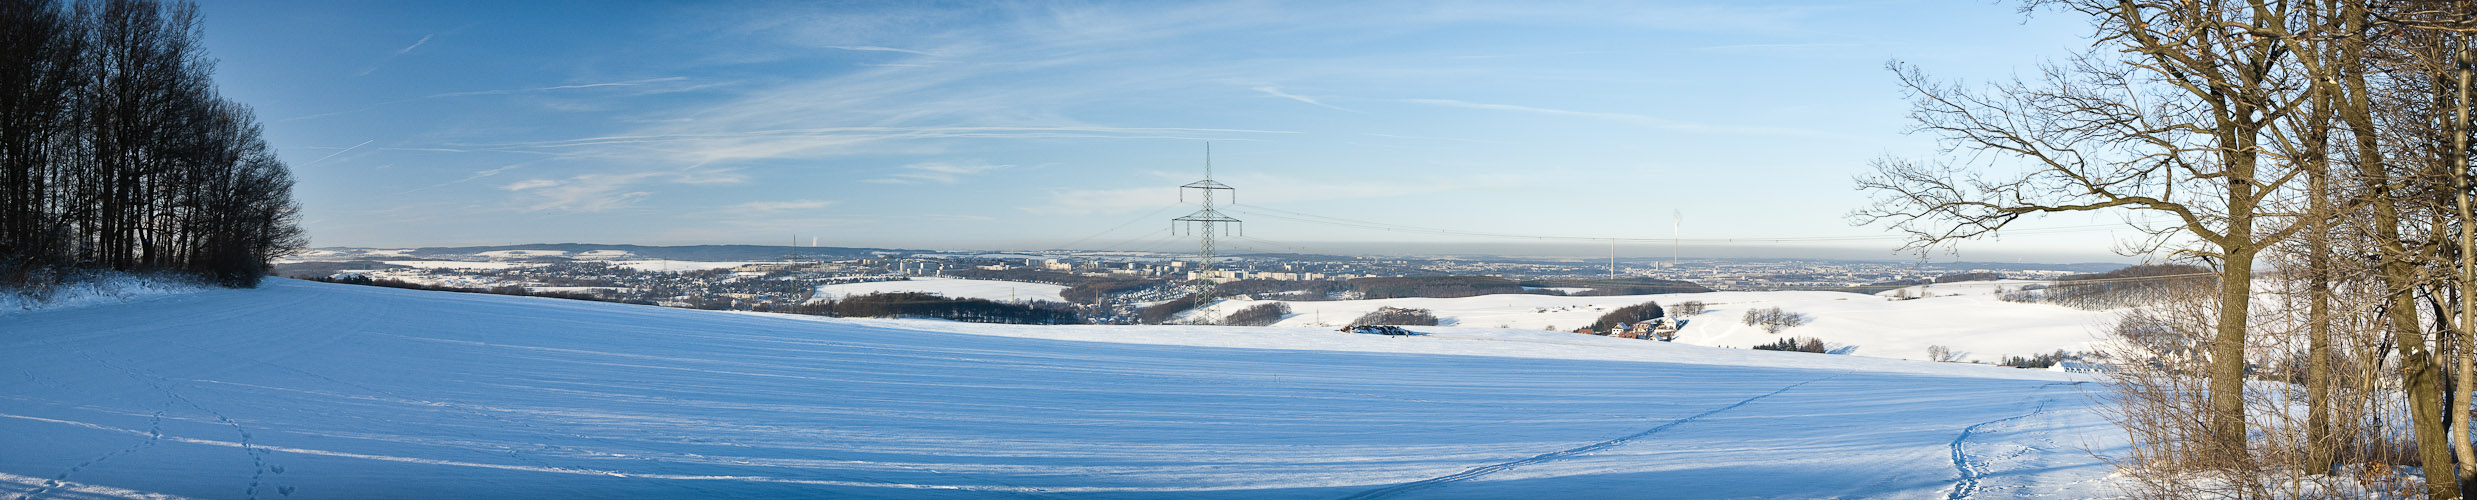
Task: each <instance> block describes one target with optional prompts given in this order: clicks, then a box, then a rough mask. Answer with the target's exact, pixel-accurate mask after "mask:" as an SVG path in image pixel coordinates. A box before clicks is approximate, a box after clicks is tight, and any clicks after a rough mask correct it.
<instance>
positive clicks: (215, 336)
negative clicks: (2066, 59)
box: [0, 279, 2123, 498]
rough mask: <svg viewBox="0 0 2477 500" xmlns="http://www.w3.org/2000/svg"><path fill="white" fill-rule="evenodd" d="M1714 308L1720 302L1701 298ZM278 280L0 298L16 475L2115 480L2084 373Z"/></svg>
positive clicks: (462, 489)
mask: <svg viewBox="0 0 2477 500" xmlns="http://www.w3.org/2000/svg"><path fill="white" fill-rule="evenodd" d="M1715 314H1719V313H1715ZM1435 330H1436V334H1435V335H1431V336H1425V337H1410V338H1398V337H1381V336H1372V335H1352V334H1342V333H1337V332H1331V331H1327V329H1320V328H1249V327H1228V328H1224V327H1073V326H1068V327H1025V326H1005V325H981V324H962V323H948V322H936V321H902V320H837V319H826V318H814V317H796V316H777V315H767V314H755V313H726V312H709V311H694V310H683V309H664V308H655V307H643V306H629V305H620V304H607V303H593V302H579V301H562V300H554V299H541V298H528V297H507V296H495V295H480V294H454V293H439V292H419V291H409V290H396V289H386V288H377V287H355V286H347V285H330V284H320V283H309V282H300V281H292V280H280V279H279V280H270V281H269V282H268V283H267V285H266V286H265V287H264V288H261V289H257V290H211V291H200V292H194V293H187V294H179V295H169V296H162V297H156V298H153V299H151V300H148V301H145V302H144V303H142V304H130V305H116V306H114V305H107V306H96V307H85V308H74V309H57V310H38V311H31V312H25V313H20V314H15V315H8V316H0V332H5V335H0V366H7V367H9V368H10V369H11V371H13V372H15V373H8V374H6V376H4V377H0V496H12V497H14V496H20V495H22V496H28V497H35V498H51V497H63V498H98V497H145V496H148V495H162V496H159V497H157V498H162V497H172V496H177V497H201V498H249V497H256V498H371V497H390V498H403V497H411V498H473V497H490V498H532V497H545V496H547V497H563V498H609V497H631V498H638V497H664V498H681V497H695V498H730V497H764V498H779V497H838V498H839V497H860V498H955V497H963V498H979V497H1021V496H1073V497H1104V498H1159V497H1179V498H1507V497H1526V498H1653V497H1657V498H2095V497H2106V496H2111V495H2114V494H2115V490H2114V489H2113V488H2112V487H2111V486H2110V484H2109V483H2108V480H2107V479H2106V478H2107V476H2108V474H2109V470H2110V469H2109V466H2108V465H2107V464H2105V463H2103V462H2102V461H2101V460H2099V459H2097V458H2094V457H2093V456H2092V455H2091V451H2096V452H2098V453H2101V454H2107V453H2121V447H2122V446H2123V444H2122V443H2123V441H2122V437H2121V435H2120V434H2118V433H2117V432H2115V431H2114V429H2113V428H2112V427H2111V426H2109V425H2108V424H2107V423H2106V422H2105V421H2104V420H2102V419H2101V418H2100V417H2098V416H2097V415H2096V414H2095V413H2094V411H2093V407H2092V403H2091V401H2090V400H2089V399H2088V397H2087V396H2086V395H2087V394H2093V393H2096V392H2099V391H2102V390H2103V388H2102V386H2101V385H2099V384H2084V383H2082V382H2083V381H2081V380H2077V379H2074V378H2071V377H2070V376H2067V375H2064V374H2059V373H2053V372H2042V371H2027V370H2011V369H2001V368H1994V367H1986V366H1974V365H1957V364H1935V363H1925V362H1914V361H1899V360H1889V359H1874V358H1863V357H1854V356H1828V355H1818V354H1805V353H1779V352H1768V351H1766V352H1758V351H1747V350H1731V349H1715V348H1708V347H1699V346H1691V345H1679V344H1664V343H1658V342H1643V341H1634V340H1622V339H1611V338H1601V337H1588V336H1581V335H1573V334H1565V333H1554V332H1539V331H1535V330H1534V331H1525V330H1498V329H1485V328H1439V329H1435Z"/></svg>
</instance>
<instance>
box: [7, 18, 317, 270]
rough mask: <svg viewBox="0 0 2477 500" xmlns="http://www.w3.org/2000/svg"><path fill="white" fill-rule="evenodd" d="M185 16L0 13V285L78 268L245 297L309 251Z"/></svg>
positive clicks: (285, 187)
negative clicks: (175, 274)
mask: <svg viewBox="0 0 2477 500" xmlns="http://www.w3.org/2000/svg"><path fill="white" fill-rule="evenodd" d="M201 36H202V31H201V29H200V26H199V21H198V9H197V6H196V5H194V4H189V3H169V4H167V3H161V2H155V1H148V0H91V1H81V2H77V3H75V4H66V3H63V2H60V1H57V0H0V285H9V284H14V285H18V286H27V285H36V286H39V285H40V284H42V283H45V282H48V281H51V280H56V279H58V276H60V275H61V273H63V272H66V271H69V270H74V269H81V268H108V269H116V270H169V271H179V272H186V273H193V274H197V275H200V276H204V277H208V278H211V279H213V280H214V281H216V282H219V283H222V284H225V285H231V286H253V285H255V284H257V282H258V279H259V277H260V276H263V275H265V274H266V271H267V266H268V264H267V263H268V261H269V260H271V259H273V258H274V257H277V256H281V255H284V254H286V253H288V252H293V251H296V250H297V249H299V248H301V247H302V246H304V245H306V244H307V242H308V238H307V237H306V236H305V235H304V234H303V233H302V231H301V229H300V227H299V226H298V225H297V222H296V220H297V218H298V217H299V208H298V206H297V205H295V204H294V202H293V200H292V184H293V180H292V174H291V172H290V171H289V170H288V169H287V168H286V167H285V165H284V163H283V161H282V160H279V159H277V158H276V153H275V150H274V149H273V148H270V147H269V146H268V145H267V142H266V140H265V139H263V138H262V137H261V136H260V132H259V124H258V122H257V120H256V118H255V117H254V116H253V114H252V112H251V111H250V108H249V107H248V106H245V105H242V104H240V103H237V102H233V101H231V100H229V99H225V98H223V97H222V96H220V95H218V93H217V92H216V89H215V82H214V78H213V74H214V68H215V64H214V61H213V60H212V59H209V58H208V57H207V55H206V53H205V51H204V49H203V48H202V47H201V43H200V38H201Z"/></svg>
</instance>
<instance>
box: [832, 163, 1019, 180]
mask: <svg viewBox="0 0 2477 500" xmlns="http://www.w3.org/2000/svg"><path fill="white" fill-rule="evenodd" d="M1012 167H1014V165H984V164H977V163H973V164H955V163H944V162H930V163H914V164H910V165H904V166H903V169H902V170H903V171H901V172H896V173H894V174H892V175H888V176H886V177H879V178H875V179H868V180H867V182H875V183H881V184H915V183H921V182H935V183H939V184H954V183H956V182H961V181H962V180H963V178H964V177H965V176H970V175H976V174H980V173H983V172H989V171H992V170H1003V169H1007V168H1012Z"/></svg>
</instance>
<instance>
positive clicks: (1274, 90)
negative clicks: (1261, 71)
mask: <svg viewBox="0 0 2477 500" xmlns="http://www.w3.org/2000/svg"><path fill="white" fill-rule="evenodd" d="M1255 90H1256V91H1257V92H1263V93H1265V94H1266V95H1271V96H1273V97H1279V98H1283V99H1289V100H1293V101H1299V102H1304V103H1308V104H1313V105H1316V106H1320V107H1324V108H1327V109H1332V110H1336V111H1349V112H1352V113H1357V112H1358V111H1357V110H1353V109H1349V108H1344V107H1341V106H1335V105H1331V104H1325V103H1324V102H1323V101H1318V100H1316V98H1313V97H1308V96H1303V95H1298V94H1292V93H1289V92H1283V91H1282V89H1281V87H1274V86H1270V85H1267V86H1263V87H1256V88H1255Z"/></svg>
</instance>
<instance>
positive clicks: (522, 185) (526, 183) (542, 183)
mask: <svg viewBox="0 0 2477 500" xmlns="http://www.w3.org/2000/svg"><path fill="white" fill-rule="evenodd" d="M558 185H559V181H554V180H550V179H532V180H522V181H516V182H512V183H508V185H506V186H500V187H499V189H505V190H509V191H523V190H527V189H540V188H546V187H554V186H558Z"/></svg>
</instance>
